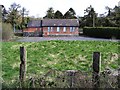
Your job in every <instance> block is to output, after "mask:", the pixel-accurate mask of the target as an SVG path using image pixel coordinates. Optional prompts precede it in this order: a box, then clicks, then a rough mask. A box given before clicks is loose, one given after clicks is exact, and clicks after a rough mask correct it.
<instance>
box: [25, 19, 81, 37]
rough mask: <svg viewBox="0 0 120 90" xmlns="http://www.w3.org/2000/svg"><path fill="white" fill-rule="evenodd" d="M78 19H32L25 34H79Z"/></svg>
mask: <svg viewBox="0 0 120 90" xmlns="http://www.w3.org/2000/svg"><path fill="white" fill-rule="evenodd" d="M78 27H79V22H78V20H77V19H43V20H32V21H30V22H29V23H28V28H27V29H26V30H24V36H78Z"/></svg>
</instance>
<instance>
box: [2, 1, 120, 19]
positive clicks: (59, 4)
mask: <svg viewBox="0 0 120 90" xmlns="http://www.w3.org/2000/svg"><path fill="white" fill-rule="evenodd" d="M119 1H120V0H0V4H3V5H4V6H5V7H6V9H8V7H10V5H11V4H12V3H14V2H16V3H17V4H21V6H22V7H25V8H26V9H27V10H29V15H30V16H35V17H44V16H45V14H46V11H47V10H48V8H49V7H53V9H54V10H55V11H56V10H60V11H61V12H62V13H63V14H64V13H65V12H66V11H67V10H68V9H69V8H71V7H72V8H73V9H74V10H75V11H76V15H79V16H83V15H84V10H85V9H86V8H87V7H88V6H90V5H92V6H93V7H94V9H95V11H96V13H98V14H102V13H104V12H106V10H105V6H109V7H111V8H113V7H114V6H115V5H117V6H118V2H119Z"/></svg>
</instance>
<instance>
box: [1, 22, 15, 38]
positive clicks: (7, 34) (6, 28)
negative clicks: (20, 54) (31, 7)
mask: <svg viewBox="0 0 120 90" xmlns="http://www.w3.org/2000/svg"><path fill="white" fill-rule="evenodd" d="M13 35H14V34H13V29H12V26H11V24H8V23H3V24H2V39H3V40H10V39H11V38H12V37H13Z"/></svg>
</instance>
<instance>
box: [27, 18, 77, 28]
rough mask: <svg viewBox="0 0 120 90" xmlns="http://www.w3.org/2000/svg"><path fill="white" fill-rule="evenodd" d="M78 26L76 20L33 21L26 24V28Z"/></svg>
mask: <svg viewBox="0 0 120 90" xmlns="http://www.w3.org/2000/svg"><path fill="white" fill-rule="evenodd" d="M41 25H42V26H43V27H45V26H55V27H57V26H79V22H78V20H77V19H43V20H33V21H30V22H29V23H28V27H40V26H41Z"/></svg>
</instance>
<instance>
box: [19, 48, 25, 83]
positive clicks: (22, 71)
mask: <svg viewBox="0 0 120 90" xmlns="http://www.w3.org/2000/svg"><path fill="white" fill-rule="evenodd" d="M20 60H21V63H20V76H19V79H20V81H24V80H25V75H26V49H25V47H24V46H23V47H20Z"/></svg>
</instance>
